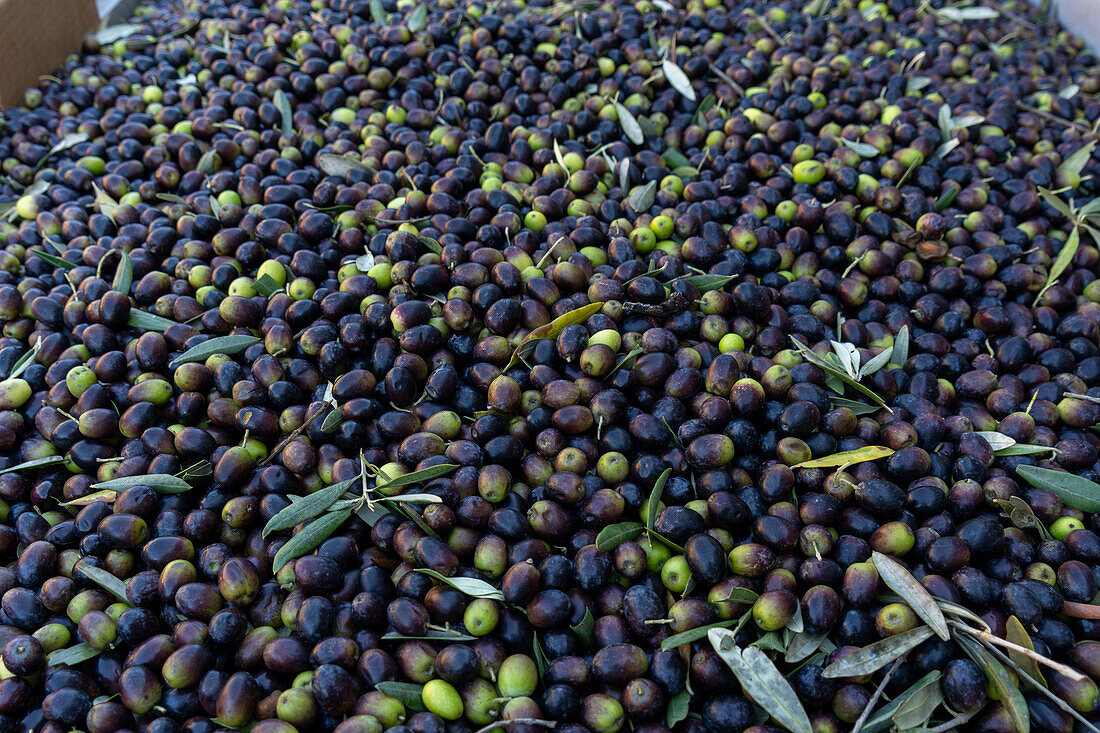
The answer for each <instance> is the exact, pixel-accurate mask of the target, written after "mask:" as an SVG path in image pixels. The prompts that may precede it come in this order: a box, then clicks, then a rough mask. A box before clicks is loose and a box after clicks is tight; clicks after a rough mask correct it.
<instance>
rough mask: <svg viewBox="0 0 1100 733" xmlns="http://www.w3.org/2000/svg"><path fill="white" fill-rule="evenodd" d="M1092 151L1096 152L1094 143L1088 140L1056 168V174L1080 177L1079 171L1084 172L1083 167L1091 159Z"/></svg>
mask: <svg viewBox="0 0 1100 733" xmlns="http://www.w3.org/2000/svg"><path fill="white" fill-rule="evenodd" d="M1094 150H1096V141H1095V140H1089V141H1088V142H1087V143H1085V144H1084V145H1082V146H1081V147H1079V148H1078V149H1077V150H1075V151H1074V152H1073V154H1072V155H1070V156H1069V157H1068V158H1066V159H1065V160H1063V161H1062V164H1061V165H1059V166H1058V172H1059V173H1069V174H1071V175H1075V176H1079V175H1081V171H1083V170H1085V166H1086V165H1087V164H1088V162H1089V159H1090V158H1091V157H1092V152H1093V151H1094Z"/></svg>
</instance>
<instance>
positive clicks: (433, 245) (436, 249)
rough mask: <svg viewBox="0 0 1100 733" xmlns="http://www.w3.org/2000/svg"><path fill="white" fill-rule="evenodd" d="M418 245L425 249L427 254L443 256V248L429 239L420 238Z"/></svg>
mask: <svg viewBox="0 0 1100 733" xmlns="http://www.w3.org/2000/svg"><path fill="white" fill-rule="evenodd" d="M420 243H421V244H423V245H424V246H425V247H427V248H428V251H429V252H434V253H435V254H437V255H441V254H443V246H442V245H441V244H440V243H439V242H438V241H436V240H435V239H432V238H431V237H424V236H422V237H420Z"/></svg>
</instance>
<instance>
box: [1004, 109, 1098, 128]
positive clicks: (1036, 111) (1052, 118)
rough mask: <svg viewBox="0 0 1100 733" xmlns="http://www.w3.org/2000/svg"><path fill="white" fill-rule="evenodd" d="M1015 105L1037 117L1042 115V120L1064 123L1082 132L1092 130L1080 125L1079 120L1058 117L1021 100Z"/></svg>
mask: <svg viewBox="0 0 1100 733" xmlns="http://www.w3.org/2000/svg"><path fill="white" fill-rule="evenodd" d="M1016 106H1017V107H1019V108H1020V109H1022V110H1023V111H1024V112H1030V113H1031V114H1033V115H1038V116H1039V117H1042V118H1043V119H1044V120H1050V121H1051V122H1057V123H1058V124H1060V125H1065V126H1066V127H1075V128H1077V129H1078V130H1081V131H1083V132H1092V129H1091V128H1089V127H1087V126H1085V125H1082V124H1081V123H1080V122H1074V121H1073V120H1066V119H1063V118H1061V117H1059V116H1058V115H1054V114H1051V113H1050V112H1047V111H1045V110H1041V109H1039V108H1038V107H1032V106H1031V105H1030V104H1024V103H1023V102H1016Z"/></svg>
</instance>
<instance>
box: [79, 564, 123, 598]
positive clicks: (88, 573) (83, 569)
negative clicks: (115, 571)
mask: <svg viewBox="0 0 1100 733" xmlns="http://www.w3.org/2000/svg"><path fill="white" fill-rule="evenodd" d="M76 571H77V572H78V573H80V574H83V575H84V577H86V578H87V579H88V580H90V581H92V582H93V583H95V584H96V585H98V586H99V587H100V588H103V590H105V591H107V592H108V593H110V594H111V595H113V596H114V597H115V598H117V599H118V600H120V601H122V602H123V603H129V602H130V601H129V599H128V598H126V585H125V584H124V583H123V582H122V581H121V580H119V579H118V578H116V577H115V576H114V575H112V574H111V573H109V572H107V571H106V570H104V569H103V568H98V567H96V566H95V565H90V564H88V562H87V561H84V562H82V563H80V564H78V565H77V566H76Z"/></svg>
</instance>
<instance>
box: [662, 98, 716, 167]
mask: <svg viewBox="0 0 1100 733" xmlns="http://www.w3.org/2000/svg"><path fill="white" fill-rule="evenodd" d="M717 106H718V98H717V97H715V96H714V95H713V94H708V95H707V96H705V97H703V100H702V101H701V102H699V106H698V107H696V108H695V114H693V115H692V116H691V124H693V125H698V124H699V122H700V121H701V120H702V119H704V118H705V117H706V116H707V112H710V111H711V110H712V109H714V108H715V107H717ZM665 160H668V159H667V158H666V159H665Z"/></svg>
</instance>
